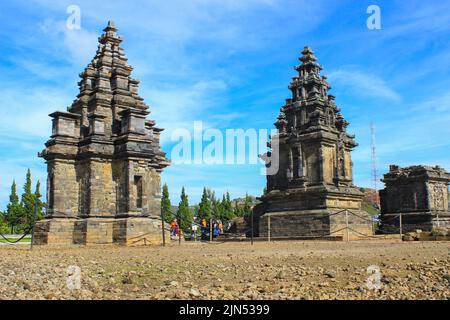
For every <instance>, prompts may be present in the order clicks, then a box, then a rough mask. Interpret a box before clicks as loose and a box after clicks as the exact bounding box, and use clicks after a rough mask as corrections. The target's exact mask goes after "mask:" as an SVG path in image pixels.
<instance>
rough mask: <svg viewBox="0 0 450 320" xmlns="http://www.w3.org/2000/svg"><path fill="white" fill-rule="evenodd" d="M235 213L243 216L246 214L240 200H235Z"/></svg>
mask: <svg viewBox="0 0 450 320" xmlns="http://www.w3.org/2000/svg"><path fill="white" fill-rule="evenodd" d="M233 211H234V215H235V216H236V217H242V216H244V211H243V210H242V208H241V206H240V205H239V203H238V201H237V200H236V201H234V209H233Z"/></svg>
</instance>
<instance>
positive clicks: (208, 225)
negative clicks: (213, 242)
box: [201, 219, 224, 240]
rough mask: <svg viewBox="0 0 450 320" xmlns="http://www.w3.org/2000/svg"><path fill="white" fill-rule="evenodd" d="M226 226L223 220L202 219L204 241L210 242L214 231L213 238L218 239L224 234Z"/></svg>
mask: <svg viewBox="0 0 450 320" xmlns="http://www.w3.org/2000/svg"><path fill="white" fill-rule="evenodd" d="M223 229H224V225H223V222H222V221H221V220H211V221H207V220H206V219H202V222H201V235H202V240H208V239H209V238H210V237H211V236H210V235H209V233H210V232H211V231H212V236H213V238H217V237H219V236H220V235H222V234H223Z"/></svg>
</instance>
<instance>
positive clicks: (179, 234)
mask: <svg viewBox="0 0 450 320" xmlns="http://www.w3.org/2000/svg"><path fill="white" fill-rule="evenodd" d="M182 233H183V230H182V229H181V213H180V211H179V210H178V245H180V246H181V234H182Z"/></svg>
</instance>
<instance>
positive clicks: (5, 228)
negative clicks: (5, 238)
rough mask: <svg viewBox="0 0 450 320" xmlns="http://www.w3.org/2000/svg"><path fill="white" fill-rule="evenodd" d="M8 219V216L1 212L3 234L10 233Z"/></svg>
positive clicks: (1, 231) (0, 223)
mask: <svg viewBox="0 0 450 320" xmlns="http://www.w3.org/2000/svg"><path fill="white" fill-rule="evenodd" d="M6 217H7V216H6V213H5V212H0V233H2V234H5V233H9V232H10V229H9V225H8V222H7V220H6Z"/></svg>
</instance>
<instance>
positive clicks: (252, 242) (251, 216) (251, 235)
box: [250, 207, 254, 245]
mask: <svg viewBox="0 0 450 320" xmlns="http://www.w3.org/2000/svg"><path fill="white" fill-rule="evenodd" d="M250 219H252V221H251V223H250V225H251V228H252V231H251V237H252V245H253V235H254V234H253V207H252V214H251V217H250Z"/></svg>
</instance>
